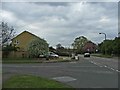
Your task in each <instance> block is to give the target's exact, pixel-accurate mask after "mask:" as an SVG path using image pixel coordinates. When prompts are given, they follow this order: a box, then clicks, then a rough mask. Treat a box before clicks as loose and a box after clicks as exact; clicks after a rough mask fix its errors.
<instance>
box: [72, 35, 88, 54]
mask: <svg viewBox="0 0 120 90" xmlns="http://www.w3.org/2000/svg"><path fill="white" fill-rule="evenodd" d="M86 42H88V39H87V38H86V37H84V36H80V37H77V38H75V40H74V42H73V43H72V46H73V49H75V50H77V52H78V53H80V52H82V48H83V47H84V45H85V43H86Z"/></svg>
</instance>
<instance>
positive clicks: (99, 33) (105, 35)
mask: <svg viewBox="0 0 120 90" xmlns="http://www.w3.org/2000/svg"><path fill="white" fill-rule="evenodd" d="M99 34H104V35H105V40H106V36H107V35H106V34H105V33H99ZM105 55H106V45H105Z"/></svg>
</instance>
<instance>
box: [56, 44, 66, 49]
mask: <svg viewBox="0 0 120 90" xmlns="http://www.w3.org/2000/svg"><path fill="white" fill-rule="evenodd" d="M56 49H64V47H63V46H62V45H61V44H60V43H59V44H57V45H56Z"/></svg>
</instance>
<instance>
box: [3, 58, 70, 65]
mask: <svg viewBox="0 0 120 90" xmlns="http://www.w3.org/2000/svg"><path fill="white" fill-rule="evenodd" d="M69 61H70V60H68V59H63V58H52V59H49V60H46V59H45V58H43V59H40V58H3V59H2V63H3V64H4V63H27V64H28V63H51V62H69Z"/></svg>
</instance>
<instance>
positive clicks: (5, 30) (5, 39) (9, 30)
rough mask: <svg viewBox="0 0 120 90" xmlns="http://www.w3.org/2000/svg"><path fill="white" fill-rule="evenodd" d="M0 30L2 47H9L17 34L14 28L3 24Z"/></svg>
mask: <svg viewBox="0 0 120 90" xmlns="http://www.w3.org/2000/svg"><path fill="white" fill-rule="evenodd" d="M0 29H1V32H0V40H1V41H0V45H2V46H4V45H8V44H9V42H10V41H11V39H12V38H13V36H14V34H15V31H14V28H13V27H12V26H11V27H10V26H8V24H7V23H5V22H1V24H0Z"/></svg>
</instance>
